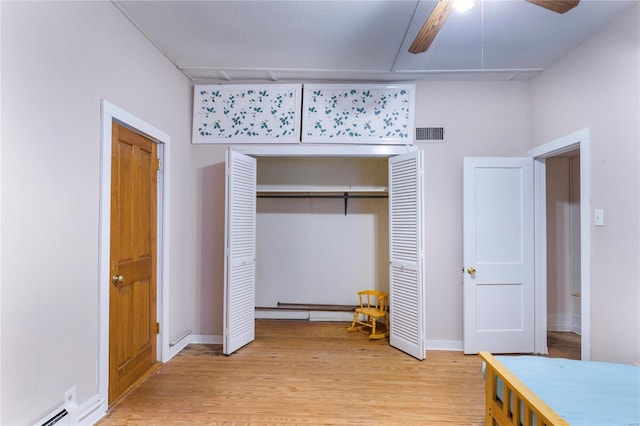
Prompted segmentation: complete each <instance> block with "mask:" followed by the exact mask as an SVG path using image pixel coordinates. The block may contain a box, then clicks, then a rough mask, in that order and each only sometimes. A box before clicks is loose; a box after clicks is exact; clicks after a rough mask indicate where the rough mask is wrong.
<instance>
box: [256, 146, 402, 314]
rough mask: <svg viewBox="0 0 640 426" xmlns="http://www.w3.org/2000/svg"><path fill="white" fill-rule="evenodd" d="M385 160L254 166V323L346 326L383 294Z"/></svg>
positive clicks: (270, 161)
mask: <svg viewBox="0 0 640 426" xmlns="http://www.w3.org/2000/svg"><path fill="white" fill-rule="evenodd" d="M388 211H389V203H388V166H387V159H386V158H327V157H323V158H296V157H286V158H280V157H259V158H257V202H256V244H257V247H256V318H260V319H262V318H278V319H291V318H295V319H308V320H310V321H323V320H324V321H351V318H352V316H353V308H354V305H355V304H356V303H357V301H358V299H357V292H358V291H360V290H364V289H374V290H379V291H384V292H388V291H389V274H388V262H389V213H388Z"/></svg>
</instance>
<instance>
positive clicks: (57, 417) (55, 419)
mask: <svg viewBox="0 0 640 426" xmlns="http://www.w3.org/2000/svg"><path fill="white" fill-rule="evenodd" d="M39 425H40V426H52V425H57V426H68V425H69V412H68V411H67V410H66V409H65V408H63V409H61V410H59V411H56V412H54V413H52V414H51V416H49V417H48V418H47V419H45V420H44V421H43V422H42V423H39Z"/></svg>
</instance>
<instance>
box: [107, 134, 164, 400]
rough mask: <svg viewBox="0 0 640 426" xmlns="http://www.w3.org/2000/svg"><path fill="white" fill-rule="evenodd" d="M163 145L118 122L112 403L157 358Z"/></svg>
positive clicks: (113, 198)
mask: <svg viewBox="0 0 640 426" xmlns="http://www.w3.org/2000/svg"><path fill="white" fill-rule="evenodd" d="M158 170H159V161H158V157H157V146H156V144H155V143H154V142H153V141H152V140H151V139H149V138H147V137H145V136H143V135H140V134H138V133H136V132H134V131H132V130H129V129H127V128H126V127H124V126H122V125H120V124H118V123H112V153H111V239H110V246H111V250H110V258H111V261H110V265H111V268H110V273H109V275H110V276H111V277H112V279H111V283H112V284H113V285H112V286H111V287H110V293H109V404H113V403H115V402H116V401H117V400H119V399H120V398H121V397H122V396H123V395H124V394H125V393H126V392H127V390H129V389H130V388H131V387H132V386H134V385H135V383H137V382H138V381H139V380H140V379H142V378H143V377H145V376H146V375H147V374H148V373H149V372H150V371H151V370H152V369H153V368H154V366H155V365H156V363H157V356H156V354H157V339H156V334H158V333H159V331H160V330H158V329H157V327H156V324H157V321H156V320H157V288H156V285H157V257H158V256H157V226H156V220H157V201H158V200H157V187H158V182H157V178H156V175H157V172H158Z"/></svg>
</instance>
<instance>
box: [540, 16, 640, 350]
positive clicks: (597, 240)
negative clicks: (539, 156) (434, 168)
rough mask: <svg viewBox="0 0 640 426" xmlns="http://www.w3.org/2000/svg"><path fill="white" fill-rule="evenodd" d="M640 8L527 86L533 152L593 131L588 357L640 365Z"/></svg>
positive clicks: (594, 37)
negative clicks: (594, 223) (599, 220)
mask: <svg viewBox="0 0 640 426" xmlns="http://www.w3.org/2000/svg"><path fill="white" fill-rule="evenodd" d="M638 76H640V5H638V4H636V5H634V6H633V8H632V9H631V10H630V11H629V12H627V13H625V14H624V16H622V17H621V18H619V19H618V20H617V21H615V22H614V23H612V24H611V25H609V26H608V27H607V28H605V29H604V30H603V31H601V32H600V33H598V34H596V35H595V36H593V37H592V38H590V39H589V40H588V41H586V42H585V43H583V44H582V45H580V46H578V47H577V48H576V49H574V50H573V51H572V52H570V53H569V54H568V55H566V56H565V57H564V58H563V59H561V60H560V61H559V62H557V63H556V64H554V65H553V66H551V67H550V68H548V69H547V70H546V71H544V72H543V73H542V74H541V75H540V76H538V77H536V78H535V79H534V80H533V81H532V83H531V134H532V143H531V146H532V147H535V146H539V145H541V144H544V143H546V142H549V141H551V140H554V139H557V138H559V137H562V136H565V135H568V134H571V133H573V132H575V131H577V130H580V129H583V128H589V129H590V131H591V149H592V152H591V156H592V162H591V165H590V166H591V168H592V196H591V205H592V207H593V208H594V209H595V208H601V209H604V214H605V226H604V227H593V228H592V229H591V237H592V253H591V271H592V272H591V274H592V276H591V301H592V303H591V339H592V340H591V341H592V346H591V349H592V351H591V356H592V359H594V360H607V361H619V362H638V361H640V279H639V278H638V275H637V273H636V272H635V267H636V266H637V265H638V264H640V247H639V243H638V241H639V237H640V151H639V150H640V143H639V141H640V120H639V119H638V118H639V117H640V78H639V77H638Z"/></svg>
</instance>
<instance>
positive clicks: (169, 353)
mask: <svg viewBox="0 0 640 426" xmlns="http://www.w3.org/2000/svg"><path fill="white" fill-rule="evenodd" d="M190 337H191V336H190V335H189V336H186V337H185V338H184V339H182V340H180V341H179V342H178V343H177V344H176V345H175V346H168V347H167V349H166V350H164V351H163V353H162V355H163V356H162V362H163V363H165V362H169V361H170V360H171V358H173V357H174V356H176V355H178V353H180V351H181V350H183V349H184V348H186V347H187V345H188V344H189V343H190Z"/></svg>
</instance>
